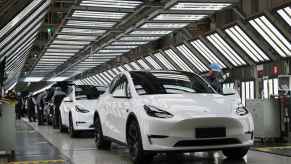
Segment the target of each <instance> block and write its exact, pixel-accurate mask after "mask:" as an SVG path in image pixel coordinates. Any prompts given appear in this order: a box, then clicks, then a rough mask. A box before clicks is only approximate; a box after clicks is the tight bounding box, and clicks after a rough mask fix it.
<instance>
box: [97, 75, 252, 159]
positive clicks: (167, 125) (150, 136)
mask: <svg viewBox="0 0 291 164" xmlns="http://www.w3.org/2000/svg"><path fill="white" fill-rule="evenodd" d="M234 93H235V92H234V90H233V89H225V90H224V95H221V94H218V93H216V92H215V91H214V89H213V88H212V87H211V86H210V85H209V84H208V83H207V82H206V81H205V80H204V79H202V78H201V77H200V76H199V75H197V74H193V73H187V72H176V71H132V72H124V73H121V74H119V75H118V76H117V77H115V78H114V79H113V81H112V83H111V85H110V87H109V89H108V90H107V91H106V93H105V94H104V95H102V96H101V97H100V100H99V102H98V105H97V107H96V109H97V110H96V113H95V114H94V124H95V140H96V146H97V147H98V148H102V149H108V148H110V144H111V142H112V141H115V142H118V143H122V144H125V145H127V146H128V147H129V154H130V157H131V159H132V160H133V162H134V163H141V162H145V161H148V160H151V159H152V157H153V156H154V155H155V154H156V153H157V152H193V151H207V150H222V151H223V153H224V155H225V156H227V157H229V158H242V157H243V156H244V155H246V153H247V152H248V149H249V147H250V146H251V145H253V141H254V136H253V130H254V125H253V119H252V116H251V114H250V113H249V112H248V111H247V109H246V108H245V107H244V106H243V105H242V104H241V100H240V97H239V96H238V95H237V94H234Z"/></svg>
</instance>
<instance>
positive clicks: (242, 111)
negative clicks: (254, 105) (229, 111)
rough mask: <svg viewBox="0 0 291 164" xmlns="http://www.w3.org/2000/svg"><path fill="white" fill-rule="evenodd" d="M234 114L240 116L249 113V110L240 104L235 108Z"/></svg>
mask: <svg viewBox="0 0 291 164" xmlns="http://www.w3.org/2000/svg"><path fill="white" fill-rule="evenodd" d="M235 112H236V114H238V115H240V116H244V115H247V114H248V113H249V111H248V110H247V108H246V107H245V106H243V105H242V104H240V105H239V106H238V107H237V108H236V109H235Z"/></svg>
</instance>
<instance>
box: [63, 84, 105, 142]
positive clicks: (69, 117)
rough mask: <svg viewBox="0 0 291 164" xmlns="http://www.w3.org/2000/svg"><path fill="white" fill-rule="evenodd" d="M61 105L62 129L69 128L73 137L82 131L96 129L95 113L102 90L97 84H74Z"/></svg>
mask: <svg viewBox="0 0 291 164" xmlns="http://www.w3.org/2000/svg"><path fill="white" fill-rule="evenodd" d="M69 88H70V90H71V91H70V92H69V94H68V95H67V97H65V98H64V100H63V102H62V103H61V106H60V117H61V118H60V119H59V120H60V131H61V132H64V131H66V130H68V132H69V134H70V136H71V137H74V136H76V134H77V133H78V132H80V131H88V130H94V124H93V114H94V111H95V110H96V108H95V106H96V103H97V99H98V97H99V95H100V94H101V93H102V91H98V90H97V89H96V87H95V86H89V85H72V86H69Z"/></svg>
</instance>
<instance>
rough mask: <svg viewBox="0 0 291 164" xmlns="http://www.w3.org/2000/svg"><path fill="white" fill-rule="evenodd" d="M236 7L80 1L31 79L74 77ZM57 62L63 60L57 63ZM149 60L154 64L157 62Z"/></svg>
mask: <svg viewBox="0 0 291 164" xmlns="http://www.w3.org/2000/svg"><path fill="white" fill-rule="evenodd" d="M237 2H239V0H216V1H213V0H211V1H210V2H208V1H202V0H170V1H161V3H158V4H157V3H154V1H150V0H148V1H140V0H134V1H126V0H119V1H118V2H117V1H113V0H86V1H85V0H82V1H80V3H79V4H78V5H74V6H73V7H72V9H71V12H69V14H68V15H67V16H66V17H65V21H64V23H63V25H62V26H61V27H60V28H59V29H58V30H57V33H56V35H55V36H54V37H53V38H52V39H51V41H50V42H49V44H48V45H47V47H46V49H45V50H44V51H43V56H42V57H41V58H40V63H37V64H36V65H35V67H34V69H33V71H32V72H31V74H30V76H40V75H42V76H43V75H44V74H45V75H46V79H49V78H51V77H54V76H60V77H63V76H64V75H63V73H65V74H66V75H68V73H67V72H72V74H71V75H72V76H74V75H75V74H77V73H80V72H82V71H85V70H86V69H91V68H92V67H93V66H95V67H96V66H98V65H100V64H104V63H106V62H107V61H108V60H111V59H113V58H115V57H117V56H120V55H123V54H125V53H128V52H129V51H131V50H132V49H135V48H137V47H140V46H142V45H145V44H148V43H149V42H152V41H155V40H158V39H160V38H161V37H163V36H165V35H167V34H170V33H172V32H173V31H175V30H178V29H181V28H184V27H186V26H188V25H189V24H191V23H193V22H195V21H198V20H201V19H203V18H206V17H208V16H210V15H212V14H213V13H215V12H216V11H218V10H222V9H224V8H226V7H229V6H231V5H232V4H233V3H237ZM145 11H146V12H145ZM60 53H62V54H63V55H61V54H60ZM185 55H187V54H185ZM53 56H55V57H56V58H55V60H54V59H52V58H53ZM60 56H62V57H63V56H66V57H64V58H63V59H64V60H62V61H57V58H58V57H60ZM99 57H100V58H99ZM107 57H108V58H107ZM187 57H189V56H186V58H187ZM105 58H107V60H105ZM65 59H67V60H66V61H65ZM101 59H102V60H101ZM191 59H193V61H192V63H193V62H194V60H195V63H199V64H200V65H201V68H199V69H198V68H197V69H195V71H197V70H198V71H206V70H208V68H207V66H206V64H205V63H202V62H201V61H198V58H195V57H194V58H193V57H191ZM149 60H150V62H152V63H153V62H154V61H155V60H156V59H153V60H151V59H149ZM144 62H149V61H148V60H145V61H144ZM48 63H49V64H48ZM195 63H193V65H195ZM153 64H154V65H150V66H149V68H151V67H156V68H160V67H157V64H158V63H153ZM195 66H196V65H195ZM79 68H80V69H79ZM72 70H77V71H76V72H74V71H72Z"/></svg>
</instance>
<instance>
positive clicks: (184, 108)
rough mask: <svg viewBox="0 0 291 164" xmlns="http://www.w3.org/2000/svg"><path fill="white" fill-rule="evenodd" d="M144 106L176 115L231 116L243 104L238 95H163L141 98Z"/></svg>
mask: <svg viewBox="0 0 291 164" xmlns="http://www.w3.org/2000/svg"><path fill="white" fill-rule="evenodd" d="M141 99H143V101H144V104H148V105H153V106H155V107H158V108H160V109H162V110H165V111H168V112H170V113H172V114H174V115H177V114H178V115H188V116H189V114H190V115H196V114H231V113H233V112H234V109H235V108H236V107H237V105H238V104H239V103H240V102H241V101H240V98H239V97H238V96H237V95H231V96H222V95H218V94H167V95H165V94H163V95H145V96H141Z"/></svg>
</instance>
